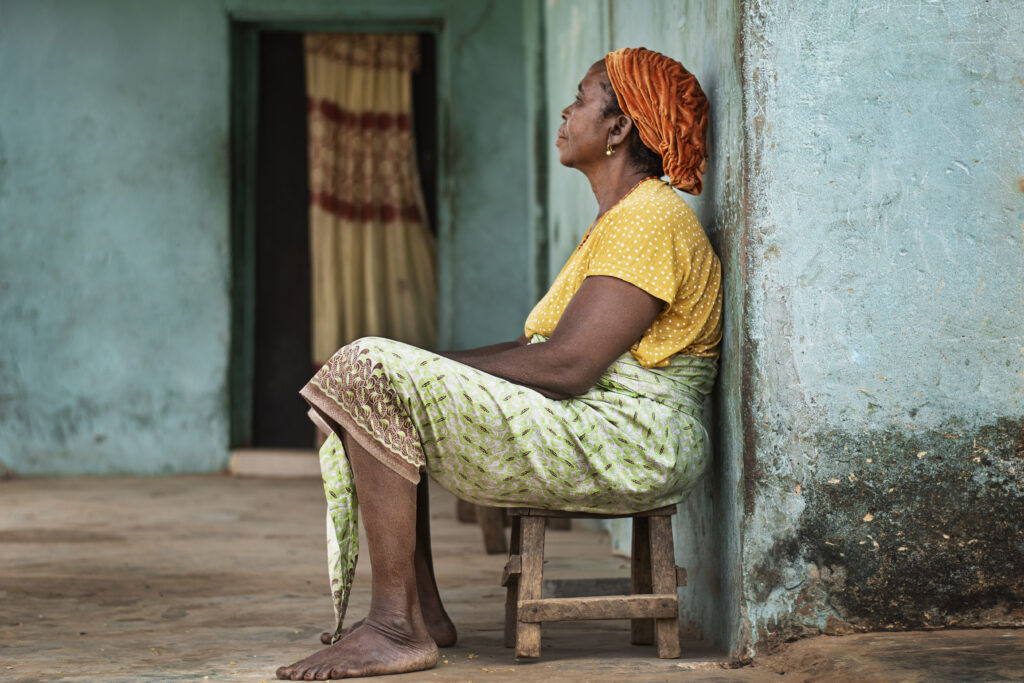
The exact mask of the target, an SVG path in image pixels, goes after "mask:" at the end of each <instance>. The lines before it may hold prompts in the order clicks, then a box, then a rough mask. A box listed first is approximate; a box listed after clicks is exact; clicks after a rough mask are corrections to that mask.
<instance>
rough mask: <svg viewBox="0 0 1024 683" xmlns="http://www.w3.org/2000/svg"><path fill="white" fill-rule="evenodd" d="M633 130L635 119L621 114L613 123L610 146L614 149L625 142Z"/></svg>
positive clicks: (609, 139)
mask: <svg viewBox="0 0 1024 683" xmlns="http://www.w3.org/2000/svg"><path fill="white" fill-rule="evenodd" d="M632 130H633V119H631V118H629V117H628V116H626V115H625V114H619V115H618V116H616V117H615V120H614V121H613V122H612V127H611V130H609V131H608V144H609V145H611V146H612V147H615V146H616V145H619V144H621V143H623V142H625V140H626V138H628V137H629V133H630V131H632Z"/></svg>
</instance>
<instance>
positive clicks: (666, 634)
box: [501, 505, 686, 659]
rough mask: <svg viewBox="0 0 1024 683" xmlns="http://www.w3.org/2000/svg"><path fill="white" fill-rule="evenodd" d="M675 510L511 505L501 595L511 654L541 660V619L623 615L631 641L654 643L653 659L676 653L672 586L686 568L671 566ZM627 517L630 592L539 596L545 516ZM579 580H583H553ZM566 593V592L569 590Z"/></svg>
mask: <svg viewBox="0 0 1024 683" xmlns="http://www.w3.org/2000/svg"><path fill="white" fill-rule="evenodd" d="M675 512H676V507H675V506H674V505H670V506H668V507H663V508H658V509H657V510H647V511H646V512H634V513H630V514H624V515H594V514H586V513H582V512H561V511H558V510H538V509H534V508H509V509H508V514H509V516H510V517H511V518H512V539H511V546H512V547H511V548H510V549H509V556H508V563H507V564H506V565H505V572H504V574H503V575H502V578H501V585H502V586H505V587H507V588H508V592H507V594H506V597H505V647H513V646H515V648H516V657H540V625H541V623H543V622H545V621H579V620H583V619H629V620H631V622H632V624H631V629H630V630H631V638H630V642H632V643H633V644H634V645H649V644H651V643H652V642H655V641H656V642H657V645H658V656H659V657H661V658H663V659H674V658H676V657H679V597H678V595H677V594H676V586H685V585H686V570H685V569H682V568H681V567H677V566H676V564H675V556H674V554H673V552H674V550H673V544H672V515H674V514H675ZM551 517H555V518H563V519H564V518H588V519H619V518H623V517H632V518H633V548H632V558H631V562H630V565H631V566H630V589H629V590H630V593H631V594H630V595H605V596H591V597H554V598H545V597H543V596H542V589H543V585H544V576H543V572H544V569H543V566H544V531H545V527H546V524H545V522H546V521H547V518H551ZM558 583H559V584H560V587H561V586H564V585H565V584H579V583H582V582H581V581H578V580H577V581H564V582H558ZM567 592H572V590H571V588H570V589H569V590H568V591H567Z"/></svg>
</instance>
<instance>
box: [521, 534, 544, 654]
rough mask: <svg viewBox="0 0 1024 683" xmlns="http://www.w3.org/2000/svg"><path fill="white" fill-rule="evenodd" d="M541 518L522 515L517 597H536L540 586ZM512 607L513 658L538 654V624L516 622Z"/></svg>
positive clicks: (538, 595)
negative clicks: (520, 567) (514, 631)
mask: <svg viewBox="0 0 1024 683" xmlns="http://www.w3.org/2000/svg"><path fill="white" fill-rule="evenodd" d="M544 522H545V520H544V518H543V517H522V518H520V523H521V524H522V548H521V549H520V555H521V556H522V558H523V575H522V576H521V577H520V581H519V599H520V600H539V599H540V598H541V590H542V588H543V585H544V531H545V526H546V525H545V523H544ZM518 616H519V609H518V607H517V608H516V657H540V623H539V622H533V623H530V622H524V621H519V619H518Z"/></svg>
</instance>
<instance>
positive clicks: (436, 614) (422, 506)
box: [416, 473, 458, 647]
mask: <svg viewBox="0 0 1024 683" xmlns="http://www.w3.org/2000/svg"><path fill="white" fill-rule="evenodd" d="M428 484H429V478H428V477H427V475H426V473H424V474H422V475H421V476H420V483H419V484H418V485H417V487H416V592H417V594H418V595H419V598H420V609H421V610H422V613H423V620H424V621H425V622H426V624H427V631H429V632H430V637H431V638H433V639H434V642H435V643H437V646H438V647H451V646H452V645H455V641H456V639H457V637H458V635H457V633H456V631H455V624H453V623H452V620H451V618H450V617H449V616H448V613H447V612H446V611H445V609H444V604H442V602H441V594H440V593H439V592H438V590H437V579H435V578H434V554H433V552H432V551H431V549H430V488H429V486H428Z"/></svg>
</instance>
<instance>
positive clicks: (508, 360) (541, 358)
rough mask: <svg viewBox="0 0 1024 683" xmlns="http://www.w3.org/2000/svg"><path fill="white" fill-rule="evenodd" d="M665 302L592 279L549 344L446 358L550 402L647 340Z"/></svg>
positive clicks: (582, 386) (579, 388)
mask: <svg viewBox="0 0 1024 683" xmlns="http://www.w3.org/2000/svg"><path fill="white" fill-rule="evenodd" d="M664 307H665V302H664V301H662V300H661V299H658V298H656V297H654V296H652V295H650V294H648V293H647V292H645V291H644V290H642V289H640V288H639V287H637V286H635V285H631V284H630V283H628V282H626V281H624V280H620V279H618V278H614V277H608V276H604V275H598V276H591V277H588V278H587V279H586V280H584V281H583V284H582V285H580V288H579V290H577V292H576V294H575V295H574V296H573V298H572V300H570V301H569V305H568V306H566V308H565V312H563V313H562V317H561V319H560V320H559V322H558V326H557V327H556V328H555V331H554V332H553V333H552V334H551V338H550V339H549V340H548V341H547V342H546V343H544V344H527V343H526V342H527V340H526V338H525V337H520V338H519V339H517V340H516V341H514V342H507V343H505V344H496V345H494V346H489V347H484V348H482V349H476V350H474V351H467V352H454V353H444V354H441V355H443V356H446V357H448V358H451V359H452V360H456V361H458V362H460V363H463V364H465V365H469V366H470V367H474V368H476V369H477V370H481V371H483V372H486V373H488V374H491V375H494V376H495V377H501V378H502V379H506V380H508V381H510V382H515V383H516V384H521V385H523V386H526V387H530V388H531V389H534V390H536V391H539V392H540V393H542V394H544V395H545V396H547V397H548V398H556V399H561V398H569V397H570V396H578V395H579V394H582V393H584V392H586V391H587V390H588V389H590V387H592V386H594V382H596V381H597V378H598V377H600V376H601V374H602V373H604V371H605V370H607V369H608V366H609V365H611V364H612V361H614V360H615V359H616V358H618V357H619V356H620V355H622V354H623V352H625V351H626V350H627V349H628V348H630V347H631V346H632V345H633V343H634V342H636V341H637V340H638V339H640V337H641V336H643V333H644V332H645V331H646V330H647V328H648V327H650V326H651V323H653V322H654V319H655V318H657V317H658V314H659V313H661V311H662V310H663V309H664Z"/></svg>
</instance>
